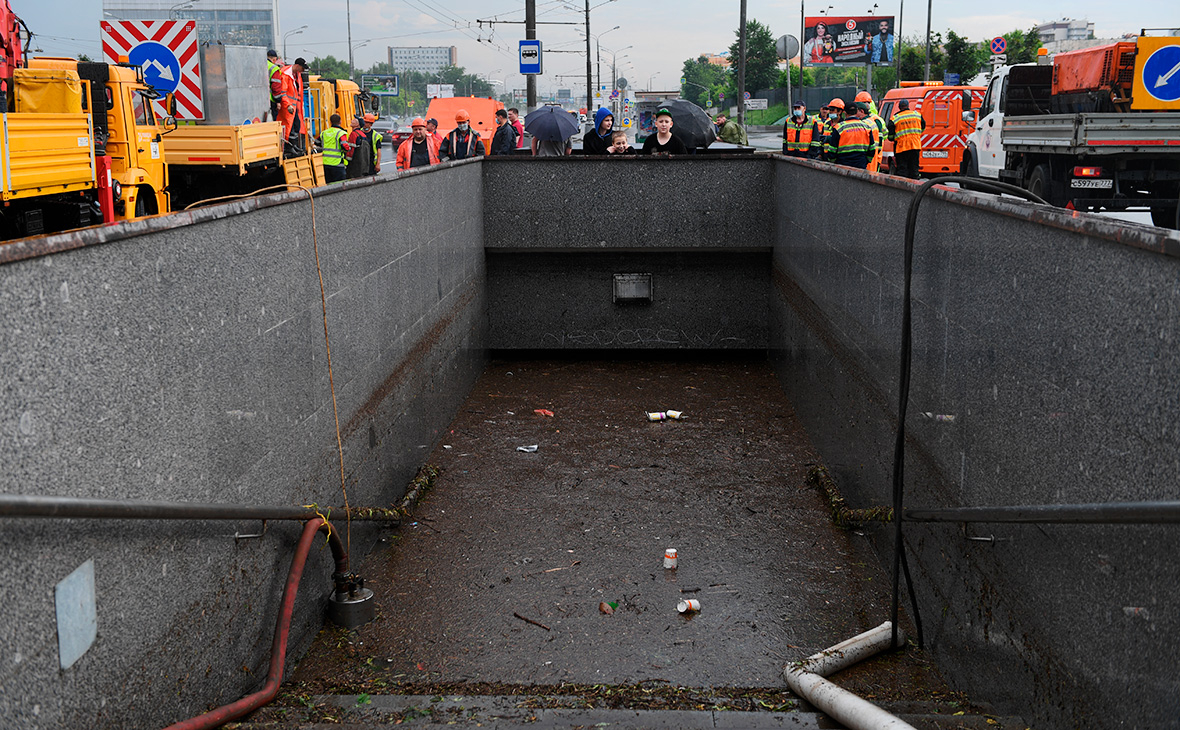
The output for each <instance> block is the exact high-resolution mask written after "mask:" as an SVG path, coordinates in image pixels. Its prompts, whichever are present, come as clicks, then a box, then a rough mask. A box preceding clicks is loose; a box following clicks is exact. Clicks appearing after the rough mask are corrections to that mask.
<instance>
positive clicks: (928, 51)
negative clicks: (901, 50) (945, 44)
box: [922, 0, 934, 81]
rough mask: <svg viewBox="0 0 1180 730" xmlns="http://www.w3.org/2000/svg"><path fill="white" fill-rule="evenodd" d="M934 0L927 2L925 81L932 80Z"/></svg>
mask: <svg viewBox="0 0 1180 730" xmlns="http://www.w3.org/2000/svg"><path fill="white" fill-rule="evenodd" d="M933 5H934V0H926V75H925V77H924V78H923V79H922V80H923V81H929V80H930V9H931V6H933Z"/></svg>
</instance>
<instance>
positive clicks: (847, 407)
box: [770, 160, 1180, 728]
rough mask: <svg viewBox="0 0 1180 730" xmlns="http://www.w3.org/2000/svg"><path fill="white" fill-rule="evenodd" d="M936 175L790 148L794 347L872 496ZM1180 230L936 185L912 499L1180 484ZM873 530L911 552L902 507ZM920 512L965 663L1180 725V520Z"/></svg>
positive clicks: (935, 618) (920, 296)
mask: <svg viewBox="0 0 1180 730" xmlns="http://www.w3.org/2000/svg"><path fill="white" fill-rule="evenodd" d="M916 187H917V186H916V185H914V184H911V183H909V182H908V181H901V180H897V179H893V178H887V177H885V176H877V175H873V176H870V175H868V174H867V173H863V172H856V171H851V170H848V169H846V168H833V167H832V166H828V165H823V164H819V163H810V162H800V161H793V160H780V161H779V162H778V163H777V166H776V182H775V194H776V205H775V210H776V216H777V221H776V229H777V232H778V239H777V243H776V246H775V249H774V263H773V270H772V274H771V276H772V279H773V287H772V295H771V305H770V306H771V310H772V325H771V327H772V332H771V340H772V346H771V352H772V357H773V358H774V360H775V362H776V365H777V366H778V367H779V369H780V373H781V380H782V383H783V386H784V388H786V390H787V392H788V394H789V395H790V396H791V398H792V400H793V402H794V404H795V407H796V411H797V412H798V413H799V415H800V417H801V418H802V419H803V420H804V423H805V424H806V425H807V427H808V431H809V433H810V435H811V436H812V439H813V440H814V441H815V443H816V446H817V448H819V449H820V451H821V453H822V455H823V457H824V461H825V463H826V464H827V465H828V466H829V468H830V469H831V470H832V473H833V475H834V477H835V478H836V480H837V482H838V483H839V485H840V486H841V488H842V489H843V490H844V492H845V494H846V495H847V496H849V498H850V502H851V503H852V504H851V506H867V505H872V504H890V503H891V475H892V467H893V451H894V438H895V426H896V414H897V397H898V386H897V383H898V382H899V380H898V379H899V348H900V341H901V296H902V291H903V246H904V230H905V217H906V210H907V207H908V205H909V203H910V200H911V197H912V195H913V192H914V190H915V189H916ZM801 191H805V192H802V193H801ZM1178 254H1180V237H1177V235H1176V234H1174V233H1173V234H1171V235H1170V236H1169V234H1167V233H1166V232H1164V231H1162V230H1160V229H1154V228H1150V227H1145V226H1135V225H1122V224H1112V222H1110V221H1106V220H1103V219H1100V218H1097V217H1094V216H1089V215H1085V214H1076V215H1071V214H1070V213H1069V212H1067V211H1060V210H1057V209H1049V208H1044V207H1041V206H1030V205H1026V204H1024V203H1021V202H1014V201H999V200H996V199H994V198H992V197H990V196H980V195H974V194H971V193H965V192H961V191H951V190H945V189H943V190H939V189H936V190H933V191H931V192H930V193H929V194H928V195H927V199H926V200H925V202H924V203H923V205H922V208H921V212H920V214H919V216H918V227H917V236H916V239H915V248H914V264H913V312H914V314H913V338H914V339H913V346H914V351H913V352H914V355H913V370H912V378H913V382H912V389H911V394H910V399H909V406H908V418H907V421H906V430H907V451H906V455H907V458H906V463H905V475H906V480H905V485H906V492H905V502H906V505H907V506H908V507H918V506H923V507H940V506H989V505H1025V504H1068V503H1090V502H1129V501H1140V500H1144V501H1147V500H1160V499H1175V496H1176V484H1177V483H1180V451H1178V450H1177V448H1176V444H1178V443H1180V418H1178V416H1180V406H1178V404H1180V383H1178V382H1177V379H1176V378H1175V377H1174V376H1175V374H1176V373H1177V372H1180V350H1178V348H1177V344H1178V341H1180V257H1178ZM868 534H869V535H870V537H871V539H875V540H876V541H877V545H878V549H879V552H880V554H881V555H882V556H883V560H884V561H885V562H886V563H888V564H891V561H892V547H891V546H892V529H891V528H888V529H885V528H881V529H876V530H873V529H870V530H869V531H868ZM905 535H906V541H905V544H906V549H907V553H908V556H909V561H910V567H911V570H912V571H913V574H914V580H915V585H916V590H917V596H918V608H919V613H920V617H921V620H922V626H923V630H924V635H925V641H926V644H927V646H928V647H930V648H932V649H933V650H934V652H935V653H936V654H937V656H938V657H939V660H940V662H939V664H940V668H941V669H942V670H943V671H944V672H946V673H947V674H949V675H950V678H951V679H952V680H953V682H954V683H955V684H956V685H957V686H958V687H960V688H962V689H965V690H967V691H969V692H971V693H972V696H974V697H977V698H979V699H988V700H991V701H992V702H994V703H995V704H996V705H997V706H999V707H1001V708H1003V709H1007V710H1008V711H1010V712H1013V713H1016V714H1020V715H1023V716H1024V717H1025V719H1026V720H1027V721H1028V722H1029V723H1030V725H1031V726H1033V727H1044V728H1068V727H1113V726H1118V727H1168V726H1172V725H1174V723H1175V718H1176V717H1177V716H1180V699H1178V698H1180V680H1178V679H1177V678H1178V677H1180V672H1178V671H1177V662H1176V656H1180V640H1178V639H1177V637H1178V636H1180V633H1178V630H1180V615H1178V614H1177V612H1176V610H1175V606H1176V605H1177V602H1178V601H1177V599H1178V598H1180V589H1178V588H1177V586H1178V585H1180V564H1177V562H1176V561H1175V559H1174V556H1175V555H1176V554H1177V553H1178V551H1180V530H1178V529H1176V528H1175V527H1174V526H1070V525H1020V526H1011V525H1008V526H1006V525H992V524H974V525H966V526H963V525H959V524H944V525H927V524H921V525H919V524H913V523H910V524H907V526H906V529H905ZM903 596H904V588H903ZM910 627H911V630H912V628H913V623H912V622H911V623H910ZM834 638H838V637H834Z"/></svg>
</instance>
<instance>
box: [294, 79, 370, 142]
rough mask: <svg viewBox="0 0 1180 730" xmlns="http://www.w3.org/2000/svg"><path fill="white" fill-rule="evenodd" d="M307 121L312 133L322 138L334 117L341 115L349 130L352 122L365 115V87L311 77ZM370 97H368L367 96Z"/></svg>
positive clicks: (308, 86) (336, 80)
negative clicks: (363, 88)
mask: <svg viewBox="0 0 1180 730" xmlns="http://www.w3.org/2000/svg"><path fill="white" fill-rule="evenodd" d="M307 92H308V93H307V103H308V105H307V107H306V108H305V109H304V116H305V118H306V119H307V126H308V133H309V134H311V136H312V138H314V139H319V136H320V133H321V132H323V131H324V130H325V129H327V128H328V126H329V124H328V121H329V120H330V119H331V118H332V115H333V114H339V115H340V123H341V125H342V126H343V127H344V128H345V129H348V120H349V119H352V118H353V117H355V116H357V114H358V113H360V114H364V113H365V111H367V110H366V109H365V108H364V100H363V99H362V98H360V97H361V87H360V86H357V84H356V83H354V82H352V81H348V80H347V79H328V78H324V77H323V76H318V75H315V74H312V75H311V76H308V77H307ZM366 96H367V95H366Z"/></svg>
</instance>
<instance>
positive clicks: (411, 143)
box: [397, 117, 438, 170]
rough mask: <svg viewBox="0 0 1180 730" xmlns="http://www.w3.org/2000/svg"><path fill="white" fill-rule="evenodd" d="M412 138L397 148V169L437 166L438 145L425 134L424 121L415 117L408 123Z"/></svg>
mask: <svg viewBox="0 0 1180 730" xmlns="http://www.w3.org/2000/svg"><path fill="white" fill-rule="evenodd" d="M410 127H411V128H412V129H413V130H414V136H412V137H410V138H409V139H407V140H406V141H405V142H402V143H401V145H399V146H398V148H397V169H399V170H409V169H411V168H414V167H428V166H430V165H437V164H438V143H437V142H435V141H434V138H433V137H431V136H430V135H429V134H427V133H426V120H424V119H423V118H422V117H415V118H414V121H412V122H410Z"/></svg>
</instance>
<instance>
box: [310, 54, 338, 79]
mask: <svg viewBox="0 0 1180 730" xmlns="http://www.w3.org/2000/svg"><path fill="white" fill-rule="evenodd" d="M307 70H308V73H313V74H319V75H320V76H323V77H324V78H328V79H347V78H348V61H341V60H337V59H336V57H335V56H325V57H324V58H320V57H319V56H316V57H315V58H313V59H311V62H310V65H309V66H308V69H307Z"/></svg>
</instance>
